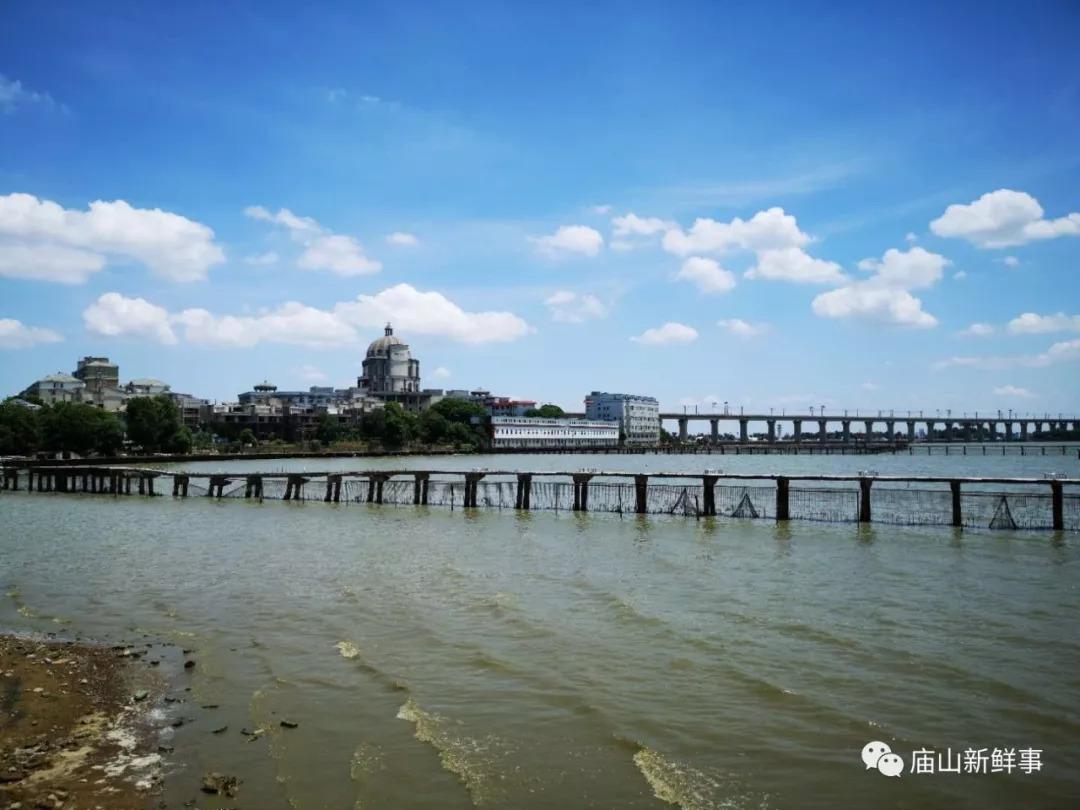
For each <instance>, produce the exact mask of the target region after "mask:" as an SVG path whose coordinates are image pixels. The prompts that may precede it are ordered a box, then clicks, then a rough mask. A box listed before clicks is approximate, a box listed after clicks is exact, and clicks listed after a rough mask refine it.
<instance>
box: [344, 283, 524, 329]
mask: <svg viewBox="0 0 1080 810" xmlns="http://www.w3.org/2000/svg"><path fill="white" fill-rule="evenodd" d="M334 313H335V314H337V315H338V316H339V317H341V318H342V319H344V320H345V321H346V322H347V323H350V324H352V325H354V326H358V327H363V328H367V329H381V328H382V326H383V324H385V323H386V322H387V321H391V322H393V324H394V327H395V328H397V329H400V330H401V332H403V333H405V334H418V335H437V336H440V337H447V338H450V339H451V340H457V341H459V342H461V343H504V342H508V341H513V340H517V339H518V338H522V337H524V336H525V335H527V334H528V333H529V332H531V331H532V329H531V327H530V326H529V325H528V324H527V323H526V322H525V321H524V320H522V319H521V318H519V317H518V316H517V315H514V314H513V313H512V312H466V311H465V310H463V309H462V308H461V307H459V306H458V305H457V304H455V303H454V302H453V301H451V300H450V299H448V298H446V297H445V296H444V295H442V294H441V293H437V292H422V291H420V290H417V289H416V288H415V287H412V286H410V285H408V284H397V285H395V286H393V287H389V288H388V289H385V290H383V291H382V292H380V293H378V294H377V295H361V296H359V297H357V299H356V300H355V301H351V302H348V303H343V304H337V305H336V306H335V307H334Z"/></svg>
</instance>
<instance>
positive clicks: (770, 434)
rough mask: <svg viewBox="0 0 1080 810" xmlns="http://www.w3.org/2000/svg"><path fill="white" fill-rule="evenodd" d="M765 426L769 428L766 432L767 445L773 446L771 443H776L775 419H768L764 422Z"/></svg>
mask: <svg viewBox="0 0 1080 810" xmlns="http://www.w3.org/2000/svg"><path fill="white" fill-rule="evenodd" d="M766 424H767V425H768V426H769V432H768V439H769V444H773V443H775V442H776V420H775V419H769V420H768V421H767V422H766Z"/></svg>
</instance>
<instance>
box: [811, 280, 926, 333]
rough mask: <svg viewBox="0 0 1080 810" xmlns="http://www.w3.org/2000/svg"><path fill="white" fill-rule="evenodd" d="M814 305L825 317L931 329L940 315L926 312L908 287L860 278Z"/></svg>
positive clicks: (820, 314)
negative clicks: (861, 319)
mask: <svg viewBox="0 0 1080 810" xmlns="http://www.w3.org/2000/svg"><path fill="white" fill-rule="evenodd" d="M811 308H812V309H813V310H814V314H815V315H819V316H821V317H822V318H863V319H866V320H871V321H884V322H885V323H893V324H898V325H900V326H913V327H916V328H919V329H929V328H932V327H934V326H937V318H935V317H934V316H933V315H931V314H929V313H927V312H924V311H923V309H922V301H920V300H919V299H918V298H916V297H915V296H913V295H912V294H911V293H909V292H908V291H907V290H903V289H897V288H895V287H885V286H880V285H877V284H874V283H873V282H870V281H860V282H858V283H856V284H849V285H848V286H846V287H840V288H838V289H835V290H830V291H829V292H826V293H821V295H819V296H817V297H816V298H815V299H814V301H813V303H812V304H811Z"/></svg>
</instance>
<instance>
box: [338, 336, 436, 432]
mask: <svg viewBox="0 0 1080 810" xmlns="http://www.w3.org/2000/svg"><path fill="white" fill-rule="evenodd" d="M356 384H357V387H358V388H359V389H360V391H361V393H362V394H364V395H366V396H370V397H375V398H377V399H380V400H382V401H383V402H384V403H385V402H397V403H398V404H399V405H401V406H402V407H403V408H405V409H406V410H408V411H420V410H423V409H424V408H427V407H430V406H431V405H432V404H433V403H435V402H437V401H438V400H439V399H442V391H441V390H437V389H421V388H420V361H419V360H417V359H416V358H414V357H413V356H412V352H411V351H410V350H409V344H407V343H406V342H405V341H403V340H402V339H401V338H399V337H397V336H396V335H395V334H394V328H393V327H392V326H391V325H390V324H386V329H385V331H384V334H383V336H382V337H381V338H376V339H375V340H373V341H371V344H370V345H369V346H368V349H367V355H366V356H365V357H364V362H363V373H362V375H361V376H360V377H359V378H358V379H357V381H356Z"/></svg>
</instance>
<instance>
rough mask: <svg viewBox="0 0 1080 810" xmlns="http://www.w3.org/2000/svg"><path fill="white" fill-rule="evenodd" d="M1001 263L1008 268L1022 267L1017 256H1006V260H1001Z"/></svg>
mask: <svg viewBox="0 0 1080 810" xmlns="http://www.w3.org/2000/svg"><path fill="white" fill-rule="evenodd" d="M1001 263H1002V264H1003V265H1005V266H1006V267H1019V266H1020V260H1019V259H1018V258H1016V257H1015V256H1006V257H1005V258H1004V259H1002V260H1001Z"/></svg>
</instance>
